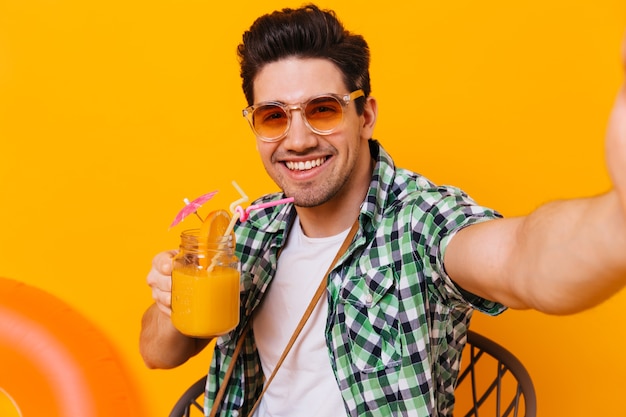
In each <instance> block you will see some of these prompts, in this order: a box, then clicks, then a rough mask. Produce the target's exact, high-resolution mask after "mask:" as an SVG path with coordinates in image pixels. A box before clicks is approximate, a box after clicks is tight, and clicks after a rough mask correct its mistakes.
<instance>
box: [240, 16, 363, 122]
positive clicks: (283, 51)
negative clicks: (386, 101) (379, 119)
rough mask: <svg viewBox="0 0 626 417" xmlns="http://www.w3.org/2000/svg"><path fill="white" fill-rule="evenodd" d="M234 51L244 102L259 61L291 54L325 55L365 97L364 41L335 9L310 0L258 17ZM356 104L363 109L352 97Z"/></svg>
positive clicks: (249, 97)
mask: <svg viewBox="0 0 626 417" xmlns="http://www.w3.org/2000/svg"><path fill="white" fill-rule="evenodd" d="M237 54H238V56H239V63H240V68H241V72H240V75H241V79H242V88H243V93H244V94H245V96H246V100H247V101H248V105H252V104H253V103H254V94H253V88H252V87H253V83H254V78H255V77H256V75H257V74H258V72H259V71H260V70H261V69H262V68H263V66H264V65H265V64H269V63H271V62H276V61H278V60H280V59H284V58H288V57H292V56H293V57H297V58H323V59H328V60H329V61H331V62H333V63H334V64H335V65H336V66H337V67H338V68H339V70H340V71H341V72H342V74H343V78H344V82H345V84H346V87H347V88H348V89H349V90H350V91H354V90H357V89H359V88H360V89H362V90H363V92H364V93H365V96H366V97H367V96H368V95H369V94H370V90H371V87H370V76H369V62H370V53H369V47H368V46H367V42H366V41H365V39H363V37H362V36H361V35H357V34H354V33H350V32H348V31H347V30H346V29H345V28H344V27H343V24H342V23H341V22H340V21H339V19H337V16H336V15H335V12H333V11H332V10H321V9H319V8H318V7H317V6H316V5H314V4H309V5H306V6H303V7H301V8H299V9H290V8H285V9H282V10H281V11H275V12H273V13H270V14H266V15H263V16H261V17H259V18H258V19H256V20H255V21H254V23H253V24H252V26H251V27H250V29H249V30H247V31H246V32H245V33H244V34H243V39H242V42H241V44H240V45H239V46H238V47H237ZM356 105H357V112H358V113H359V114H362V112H363V106H364V100H357V101H356Z"/></svg>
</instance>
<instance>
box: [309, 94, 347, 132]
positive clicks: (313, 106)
mask: <svg viewBox="0 0 626 417" xmlns="http://www.w3.org/2000/svg"><path fill="white" fill-rule="evenodd" d="M304 114H305V115H306V120H307V121H308V122H309V124H310V125H311V127H312V128H313V129H315V130H319V131H321V132H330V131H331V130H333V129H334V128H336V127H337V126H338V125H339V123H341V120H342V118H343V107H342V106H341V103H340V102H339V100H337V99H336V98H335V97H332V96H322V97H318V98H315V99H313V100H311V101H309V102H308V103H307V105H306V108H305V109H304Z"/></svg>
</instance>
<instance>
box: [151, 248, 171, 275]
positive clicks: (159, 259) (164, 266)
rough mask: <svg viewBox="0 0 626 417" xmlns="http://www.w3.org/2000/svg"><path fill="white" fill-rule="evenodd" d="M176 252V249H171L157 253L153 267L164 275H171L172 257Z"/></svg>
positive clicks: (153, 260)
mask: <svg viewBox="0 0 626 417" xmlns="http://www.w3.org/2000/svg"><path fill="white" fill-rule="evenodd" d="M176 253H177V252H176V251H174V250H170V251H165V252H161V253H159V254H157V255H156V256H155V257H154V258H153V259H152V267H153V268H154V269H156V270H157V271H158V272H159V273H161V274H162V275H170V274H171V273H172V259H173V258H174V256H176Z"/></svg>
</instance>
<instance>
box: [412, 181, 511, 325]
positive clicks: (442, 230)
mask: <svg viewBox="0 0 626 417" xmlns="http://www.w3.org/2000/svg"><path fill="white" fill-rule="evenodd" d="M423 198H424V201H423V202H422V203H421V204H422V205H421V207H422V208H425V207H427V209H426V210H420V215H421V218H419V219H416V220H417V222H416V224H415V225H416V226H417V227H416V228H415V227H414V230H415V231H416V232H417V233H416V239H418V240H419V241H420V242H421V245H418V251H420V252H422V253H421V254H420V256H421V257H422V260H423V263H424V265H423V267H424V272H425V274H426V277H427V279H429V290H430V292H431V293H432V294H431V295H432V296H434V297H436V298H438V299H439V300H440V301H441V302H443V303H446V304H449V305H454V304H464V305H466V306H467V305H468V304H469V305H471V306H472V307H473V308H474V309H477V310H479V311H482V312H484V313H486V314H490V315H497V314H500V313H502V312H503V311H504V310H506V307H504V306H503V305H502V304H500V303H497V302H494V301H490V300H486V299H484V298H481V297H479V296H477V295H475V294H472V293H470V292H468V291H465V290H464V289H462V288H460V287H459V286H458V285H456V284H455V283H454V281H453V280H452V279H451V278H450V277H449V276H448V274H447V273H446V271H445V268H444V263H443V259H444V254H445V251H446V249H447V247H448V244H449V243H450V241H451V240H452V238H453V237H454V236H455V235H456V233H458V231H459V230H461V229H463V228H465V227H467V226H470V225H473V224H477V223H481V222H484V221H489V220H493V219H496V218H500V217H502V216H501V215H500V214H499V213H498V212H496V211H494V210H492V209H489V208H486V207H482V206H479V205H478V204H476V202H474V200H472V199H471V198H470V197H469V196H468V195H467V194H466V193H464V192H463V191H461V190H460V189H458V188H455V187H438V188H437V189H436V191H435V190H432V191H430V192H428V193H426V195H425V196H424V197H423Z"/></svg>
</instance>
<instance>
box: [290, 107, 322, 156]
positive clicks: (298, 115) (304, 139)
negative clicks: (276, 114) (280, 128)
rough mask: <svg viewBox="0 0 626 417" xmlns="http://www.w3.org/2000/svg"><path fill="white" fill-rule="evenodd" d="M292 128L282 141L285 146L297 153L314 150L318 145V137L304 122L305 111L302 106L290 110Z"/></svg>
mask: <svg viewBox="0 0 626 417" xmlns="http://www.w3.org/2000/svg"><path fill="white" fill-rule="evenodd" d="M289 118H290V119H291V121H290V126H289V130H288V131H287V135H286V136H285V138H284V139H283V140H282V142H283V146H284V147H286V148H288V149H291V150H293V151H296V152H301V151H304V150H306V149H310V148H313V147H315V146H316V145H317V140H318V138H317V135H316V134H315V132H313V131H312V130H311V129H310V128H309V126H308V125H307V124H306V122H305V120H304V111H303V109H302V108H301V107H300V106H293V107H291V108H290V109H289Z"/></svg>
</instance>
